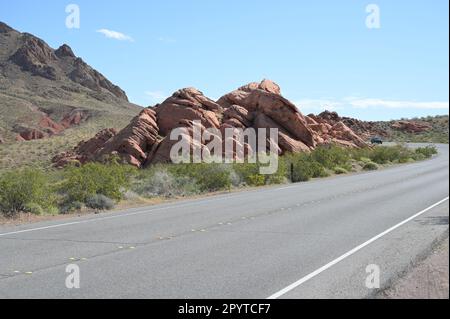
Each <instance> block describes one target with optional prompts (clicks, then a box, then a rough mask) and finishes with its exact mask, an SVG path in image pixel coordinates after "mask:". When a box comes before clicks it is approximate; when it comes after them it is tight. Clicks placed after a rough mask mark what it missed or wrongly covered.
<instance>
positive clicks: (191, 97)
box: [155, 88, 222, 136]
mask: <svg viewBox="0 0 450 319" xmlns="http://www.w3.org/2000/svg"><path fill="white" fill-rule="evenodd" d="M155 109H156V115H157V124H158V127H159V132H160V134H161V135H163V136H165V135H167V134H169V133H170V131H172V129H174V128H177V127H179V123H180V121H182V120H189V121H194V120H199V121H200V122H201V123H202V125H203V126H205V127H206V128H209V127H215V128H219V127H220V122H219V119H218V117H217V114H220V113H221V111H222V108H221V107H220V106H219V105H218V104H216V103H215V102H214V101H212V100H210V99H208V98H206V97H205V96H204V95H203V93H202V92H200V91H199V90H197V89H195V88H186V89H181V90H179V91H177V92H175V93H174V94H173V95H172V96H171V97H169V98H168V99H167V100H165V101H164V102H163V103H162V104H160V105H157V106H156V107H155Z"/></svg>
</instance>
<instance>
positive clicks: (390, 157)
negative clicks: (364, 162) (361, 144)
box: [369, 145, 413, 164]
mask: <svg viewBox="0 0 450 319" xmlns="http://www.w3.org/2000/svg"><path fill="white" fill-rule="evenodd" d="M412 155H413V151H412V150H411V149H409V148H407V147H405V146H403V145H395V146H377V147H375V148H374V149H373V150H372V152H371V153H370V156H369V158H370V159H371V160H372V161H373V162H375V163H377V164H387V163H389V162H399V163H405V162H406V161H407V160H408V159H409V158H411V157H412Z"/></svg>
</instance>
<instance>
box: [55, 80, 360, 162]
mask: <svg viewBox="0 0 450 319" xmlns="http://www.w3.org/2000/svg"><path fill="white" fill-rule="evenodd" d="M193 121H199V122H200V123H201V125H200V127H199V128H200V131H201V132H203V131H204V130H205V129H211V128H212V129H217V131H218V132H220V133H222V137H219V136H216V135H214V134H213V135H212V137H214V138H218V141H220V142H221V143H222V146H224V145H225V143H227V142H231V143H232V144H233V145H234V148H233V150H232V154H228V155H231V156H233V158H235V159H237V158H241V157H242V156H247V155H248V154H250V153H252V152H253V150H252V149H251V147H250V146H249V145H248V144H247V142H246V141H243V140H240V139H239V138H237V137H236V136H232V137H228V139H231V140H227V137H225V135H224V132H225V130H226V129H227V128H229V129H233V130H236V131H238V129H242V130H245V129H246V128H254V129H258V128H265V129H270V128H276V129H278V145H276V150H277V151H278V153H279V154H284V153H289V152H309V151H310V150H312V149H314V148H315V147H316V146H317V145H321V144H327V143H336V144H339V145H342V146H346V147H365V146H367V144H366V143H365V142H364V140H363V139H361V137H359V136H358V135H357V134H355V132H353V131H352V130H351V129H350V128H349V127H347V126H346V125H345V124H344V123H343V122H342V121H340V120H339V116H338V115H337V114H331V115H330V116H328V115H327V116H323V117H320V116H318V117H316V116H304V115H303V114H301V113H300V111H299V110H298V109H297V108H296V106H295V105H294V104H292V103H291V102H290V101H288V100H287V99H285V98H284V97H283V96H281V93H280V88H279V86H278V85H277V84H275V83H273V82H271V81H269V80H264V81H262V82H261V83H250V84H248V85H245V86H242V87H241V88H239V89H237V90H236V91H233V92H231V93H229V94H226V95H225V96H223V97H221V98H220V99H219V100H218V101H217V102H214V101H212V100H210V99H208V98H207V97H205V96H204V95H203V94H202V93H201V92H200V91H198V90H197V89H194V88H186V89H182V90H179V91H177V92H175V93H174V94H173V95H172V96H171V97H170V98H168V99H167V100H166V101H164V102H163V103H162V104H159V105H156V106H155V107H152V108H148V109H144V110H143V111H142V112H141V113H140V114H139V115H138V116H137V117H136V118H134V119H133V120H132V121H131V123H130V124H129V125H128V126H127V127H126V128H124V129H123V130H122V131H120V132H119V133H117V134H106V133H107V132H104V131H102V132H101V133H99V135H97V136H96V137H94V138H93V139H92V140H90V141H88V142H84V143H82V144H80V145H78V146H77V148H75V150H74V151H73V152H69V153H68V154H67V153H66V154H62V155H61V156H58V157H56V158H55V159H54V161H55V163H56V166H62V165H64V163H67V162H70V161H73V160H76V161H78V162H80V163H84V162H86V161H90V160H97V161H101V160H102V159H103V158H104V157H106V156H110V155H118V156H119V157H120V158H122V159H123V160H124V161H126V162H128V163H129V164H132V165H134V166H137V167H146V166H148V165H151V164H155V163H161V162H170V150H171V149H172V146H173V145H174V144H175V143H177V142H178V140H175V141H173V140H170V137H169V136H170V133H171V132H172V130H173V129H175V128H180V127H184V128H186V131H185V132H184V134H183V138H184V139H185V140H186V141H187V142H188V144H189V147H190V150H191V155H192V154H193V150H194V149H195V150H200V151H202V152H203V151H204V152H205V153H206V152H207V151H208V152H211V151H212V150H210V149H209V148H208V147H209V142H210V140H208V141H206V140H201V141H200V142H198V141H195V140H194V139H193V138H192V136H193V131H194V130H195V129H196V128H194V126H193ZM266 140H267V142H268V143H271V141H270V140H268V139H267V137H266ZM238 147H242V148H243V149H244V154H242V153H240V152H239V153H238V152H237V150H238ZM222 152H225V149H224V148H223V149H222ZM206 154H208V153H206ZM214 155H218V154H214ZM220 155H224V154H220Z"/></svg>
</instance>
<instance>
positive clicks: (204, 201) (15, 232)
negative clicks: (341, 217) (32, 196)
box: [0, 185, 300, 237]
mask: <svg viewBox="0 0 450 319" xmlns="http://www.w3.org/2000/svg"><path fill="white" fill-rule="evenodd" d="M298 186H300V185H292V186H289V187H285V188H292V187H298ZM285 188H278V189H277V188H273V189H262V190H255V191H249V192H258V191H259V192H266V191H277V190H282V189H285ZM247 194H248V193H247V192H241V193H234V194H230V195H225V196H220V197H216V198H209V199H208V198H203V199H200V200H196V201H193V202H190V203H186V204H180V205H172V206H166V207H159V208H152V209H145V207H143V209H145V210H144V211H138V212H134V213H125V214H120V213H119V214H118V215H114V216H105V217H98V218H91V219H86V220H80V221H76V222H68V223H62V224H56V225H49V226H43V227H36V228H29V229H23V230H17V231H12V232H8V233H3V234H1V233H0V237H2V236H8V235H16V234H22V233H29V232H33V231H38V230H44V229H52V228H59V227H65V226H71V225H78V224H86V223H93V222H97V221H101V220H108V219H114V218H122V217H128V216H134V215H141V214H147V213H151V212H155V211H160V210H166V209H171V208H183V207H188V206H192V205H197V204H203V203H209V202H214V201H219V200H226V199H230V198H231V197H233V198H235V197H241V196H246V195H247ZM138 209H139V208H138Z"/></svg>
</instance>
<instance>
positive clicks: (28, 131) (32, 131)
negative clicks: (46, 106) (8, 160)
mask: <svg viewBox="0 0 450 319" xmlns="http://www.w3.org/2000/svg"><path fill="white" fill-rule="evenodd" d="M14 132H16V133H18V134H17V136H16V141H18V142H23V141H31V140H40V139H43V138H46V137H48V134H47V133H46V132H44V131H42V130H39V129H36V128H28V127H24V126H20V125H16V126H15V127H14Z"/></svg>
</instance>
